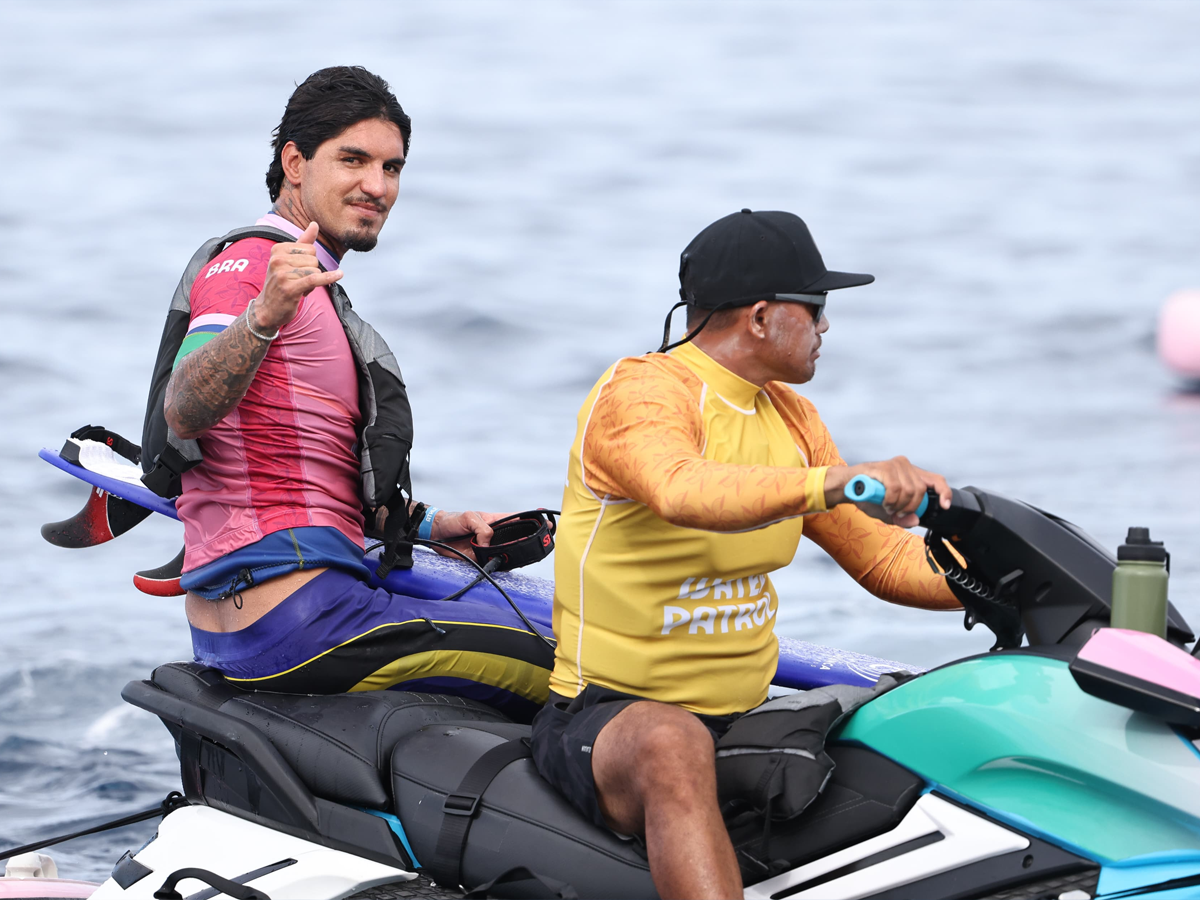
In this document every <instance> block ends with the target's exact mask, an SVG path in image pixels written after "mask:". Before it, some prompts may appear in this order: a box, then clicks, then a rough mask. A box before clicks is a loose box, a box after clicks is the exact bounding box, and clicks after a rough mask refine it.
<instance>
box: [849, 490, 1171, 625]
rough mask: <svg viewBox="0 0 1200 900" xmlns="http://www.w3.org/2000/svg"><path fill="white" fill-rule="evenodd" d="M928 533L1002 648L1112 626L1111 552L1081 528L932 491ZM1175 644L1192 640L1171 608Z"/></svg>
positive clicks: (977, 497) (945, 570)
mask: <svg viewBox="0 0 1200 900" xmlns="http://www.w3.org/2000/svg"><path fill="white" fill-rule="evenodd" d="M884 492H885V488H884V486H883V484H881V483H880V482H879V481H878V480H877V479H874V478H871V477H870V476H867V475H858V476H856V477H855V478H853V479H851V480H850V481H849V482H848V483H847V485H846V488H845V496H846V499H847V500H849V501H851V502H853V503H879V502H880V501H881V500H882V499H883V495H884ZM917 515H918V517H919V520H920V524H921V525H922V526H923V527H924V528H926V529H927V534H926V535H925V546H926V556H927V558H928V559H929V561H930V565H931V566H932V567H933V568H934V569H935V571H938V572H939V573H940V574H942V575H944V576H945V578H946V583H947V584H948V585H949V586H950V588H951V590H952V591H953V592H954V594H955V596H956V597H957V598H958V599H959V600H960V601H961V602H962V604H963V607H964V609H965V623H964V624H965V625H966V627H967V628H968V629H970V628H971V627H973V626H974V625H975V623H976V622H983V624H985V625H987V626H988V627H989V628H990V629H991V630H992V631H993V632H995V634H996V641H997V642H996V647H994V648H993V649H1011V648H1015V647H1018V646H1020V645H1021V642H1022V639H1023V638H1025V637H1026V636H1027V637H1028V640H1029V644H1030V645H1031V646H1047V645H1052V644H1068V645H1075V644H1082V643H1083V642H1084V641H1086V640H1087V639H1088V638H1089V637H1090V636H1091V634H1092V632H1093V631H1094V630H1095V629H1096V628H1097V627H1102V626H1106V625H1108V624H1109V620H1110V613H1111V609H1112V577H1113V569H1114V568H1116V565H1117V560H1116V557H1115V556H1114V555H1113V553H1112V551H1111V550H1109V549H1108V548H1107V547H1105V546H1103V545H1102V544H1100V543H1099V542H1098V541H1097V540H1096V539H1095V538H1093V537H1092V536H1091V535H1089V534H1088V533H1087V532H1085V531H1084V530H1083V529H1082V528H1079V527H1078V526H1077V525H1074V524H1072V523H1071V522H1068V521H1067V520H1066V519H1062V518H1060V517H1059V516H1056V515H1054V514H1052V513H1049V512H1046V511H1044V510H1041V509H1038V508H1037V507H1034V506H1031V505H1029V504H1028V503H1022V502H1021V501H1019V500H1010V499H1009V498H1007V497H1004V496H1002V495H1000V494H995V493H992V492H990V491H986V490H983V489H981V488H977V487H973V486H970V485H968V486H967V487H965V488H955V489H953V499H952V500H951V503H950V507H949V509H942V508H941V505H940V504H939V503H938V501H937V495H936V494H935V493H934V492H933V491H930V492H929V494H928V496H927V497H926V499H925V501H924V502H923V503H922V504H921V506H919V507H918V508H917ZM1167 639H1168V640H1170V641H1172V642H1173V643H1175V644H1178V645H1183V644H1186V643H1190V642H1191V641H1192V640H1194V636H1193V634H1192V630H1191V628H1190V627H1189V626H1188V624H1187V622H1186V621H1185V620H1184V618H1183V616H1182V615H1181V614H1180V613H1179V611H1178V610H1177V609H1176V608H1175V607H1174V606H1173V605H1169V606H1168V614H1167Z"/></svg>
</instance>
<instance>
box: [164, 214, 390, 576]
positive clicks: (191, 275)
mask: <svg viewBox="0 0 1200 900" xmlns="http://www.w3.org/2000/svg"><path fill="white" fill-rule="evenodd" d="M246 238H265V239H267V240H269V241H275V242H277V243H281V242H288V241H294V240H295V238H294V237H293V236H292V235H290V234H288V233H286V232H284V231H280V230H279V229H276V228H271V227H268V226H264V225H255V226H251V227H248V228H235V229H234V230H233V231H231V232H229V233H228V234H226V235H224V236H223V237H216V238H212V239H211V240H208V241H205V242H204V244H203V245H201V247H200V249H199V250H197V251H196V252H195V253H194V254H192V259H191V261H190V262H189V263H188V264H187V268H186V269H184V271H183V277H181V278H180V279H179V286H178V287H176V288H175V294H174V296H173V297H172V298H171V306H170V308H169V309H168V311H167V321H166V325H165V326H164V327H163V333H162V338H161V340H160V341H159V344H158V358H157V359H156V360H155V363H154V376H153V378H152V379H151V381H150V396H149V397H148V398H147V400H146V420H145V423H144V424H143V426H142V470H143V472H144V474H143V475H142V481H143V482H144V483H145V485H146V486H147V487H148V488H150V489H151V490H152V491H154V492H155V493H156V494H158V495H160V496H162V497H168V498H170V497H178V496H179V494H180V493H182V490H183V483H182V479H181V476H182V475H183V473H184V472H186V471H188V470H189V469H192V468H194V467H195V466H198V465H199V464H200V463H201V462H203V461H204V456H203V454H202V453H201V452H200V445H199V443H197V442H196V441H195V440H184V439H183V438H181V437H179V436H178V435H177V434H175V432H174V431H172V430H171V428H170V426H169V425H168V424H167V419H166V413H165V412H164V410H163V404H164V401H165V398H166V393H167V382H168V381H170V380H171V371H172V369H173V367H174V364H175V356H176V354H177V353H178V352H179V347H180V345H181V344H182V343H183V339H184V337H185V336H186V335H187V330H188V324H189V322H190V321H191V317H192V304H191V292H192V284H193V283H194V282H195V280H196V278H197V276H198V275H199V274H200V272H201V271H202V270H203V269H204V267H205V266H207V265H208V264H209V263H210V262H211V261H212V260H213V259H214V258H215V257H216V256H217V255H218V254H220V253H221V252H222V251H224V249H225V248H226V247H228V246H229V245H230V244H232V243H234V242H236V241H240V240H245V239H246ZM326 289H327V290H328V291H329V297H330V299H331V300H332V301H333V309H334V311H335V312H336V313H337V317H338V320H339V321H340V322H341V323H342V328H343V329H344V330H345V332H346V338H347V340H348V341H349V343H350V352H351V353H352V354H353V356H354V363H355V367H356V368H357V370H358V402H359V413H360V416H361V425H360V427H359V431H358V447H357V449H358V456H359V473H360V475H361V490H362V501H363V507H364V509H365V511H366V513H367V522H368V524H370V523H371V522H372V521H374V520H375V511H376V510H378V509H380V508H386V509H387V511H388V515H387V523H386V526H385V531H384V539H385V541H388V542H389V548H388V551H390V552H385V555H384V560H385V564H386V565H387V568H391V567H392V566H393V565H395V566H399V567H402V568H408V567H411V566H412V559H411V545H408V546H405V545H404V544H405V542H403V541H401V542H399V543H400V546H399V547H397V539H398V538H399V537H400V536H402V535H405V534H407V531H408V506H409V501H410V500H411V499H412V481H411V476H410V473H409V452H410V451H411V450H412V441H413V421H412V407H411V406H410V405H409V402H408V392H407V390H406V389H405V387H404V377H403V376H402V375H401V374H400V367H399V365H398V364H397V362H396V357H395V355H393V353H392V351H391V350H390V349H388V345H387V343H386V342H385V341H384V339H383V338H382V337H380V335H379V333H378V332H377V331H376V330H375V329H374V328H372V327H371V326H370V325H368V324H367V323H366V322H364V321H363V320H362V319H361V318H360V317H359V315H358V313H356V312H355V311H354V309H353V308H352V307H351V305H350V298H349V297H347V296H346V292H345V290H344V289H343V288H342V286H341V285H340V284H338V283H334V284H331V285H328V287H327V288H326Z"/></svg>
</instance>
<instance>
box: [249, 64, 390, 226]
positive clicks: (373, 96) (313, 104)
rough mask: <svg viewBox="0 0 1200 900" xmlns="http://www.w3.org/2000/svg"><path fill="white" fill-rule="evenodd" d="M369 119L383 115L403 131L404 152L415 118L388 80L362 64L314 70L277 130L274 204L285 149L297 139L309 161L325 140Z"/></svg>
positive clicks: (270, 175) (270, 186) (270, 176)
mask: <svg viewBox="0 0 1200 900" xmlns="http://www.w3.org/2000/svg"><path fill="white" fill-rule="evenodd" d="M367 119H384V120H386V121H388V122H391V123H392V124H394V125H395V126H396V127H397V128H399V129H400V137H401V139H402V140H403V141H404V155H405V156H408V139H409V137H410V136H411V135H412V120H411V119H409V117H408V116H407V115H405V113H404V110H403V109H401V108H400V103H399V101H397V100H396V97H395V95H394V94H393V93H392V90H391V88H389V87H388V83H387V82H386V81H384V80H383V79H382V78H380V77H379V76H378V75H373V74H372V73H370V72H368V71H367V70H366V69H364V68H363V67H362V66H330V67H329V68H327V69H321V70H320V71H318V72H313V73H312V74H311V75H309V76H308V77H307V78H306V79H304V83H303V84H301V85H299V86H298V87H297V88H296V90H295V91H293V92H292V96H291V97H290V98H289V99H288V103H287V109H285V110H284V111H283V118H282V119H281V120H280V122H279V127H278V128H276V129H275V133H274V143H273V144H272V146H273V147H274V149H275V157H274V159H272V160H271V166H270V168H269V169H267V191H268V192H269V193H270V195H271V202H272V203H274V202H275V201H276V200H278V199H279V193H280V191H281V190H283V161H282V157H283V148H284V147H285V146H286V145H287V143H288V141H294V142H295V144H296V147H297V149H299V150H300V152H301V153H302V154H303V155H304V158H305V159H312V158H313V156H314V155H316V152H317V148H318V147H319V146H321V144H323V143H325V142H326V141H328V140H330V139H331V138H334V137H337V136H338V135H339V134H341V133H342V132H343V131H345V130H346V129H347V128H349V127H351V126H352V125H357V124H358V123H359V122H363V121H365V120H367Z"/></svg>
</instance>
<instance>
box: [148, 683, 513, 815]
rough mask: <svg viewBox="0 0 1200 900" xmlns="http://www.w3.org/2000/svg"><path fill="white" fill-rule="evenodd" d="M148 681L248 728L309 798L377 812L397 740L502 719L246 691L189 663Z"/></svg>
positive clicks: (432, 702) (419, 697)
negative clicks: (426, 729)
mask: <svg viewBox="0 0 1200 900" xmlns="http://www.w3.org/2000/svg"><path fill="white" fill-rule="evenodd" d="M150 681H151V683H152V684H153V685H154V686H156V687H158V688H160V689H161V690H163V691H165V692H167V693H168V694H171V695H173V696H175V697H178V698H180V699H181V700H185V701H189V702H191V703H196V704H199V705H201V706H204V707H207V708H209V709H214V710H217V711H219V712H221V713H224V714H225V715H228V716H233V717H234V718H237V719H241V720H242V721H244V722H246V723H248V724H250V725H252V726H254V727H255V728H256V729H258V731H260V732H261V733H262V734H263V735H264V736H265V737H266V738H267V740H268V741H270V743H271V744H272V745H273V746H274V747H275V749H277V750H278V751H279V754H280V756H282V757H283V759H284V760H285V761H286V762H287V763H288V765H290V766H291V767H292V769H293V770H294V771H295V773H296V775H298V776H299V778H300V780H301V781H302V782H304V784H305V785H306V786H307V787H308V789H309V790H310V791H312V793H313V795H314V796H316V797H323V798H325V799H327V800H332V801H335V802H338V803H347V804H350V805H353V806H362V807H368V808H370V809H377V810H390V809H391V806H392V802H391V790H390V787H391V785H390V782H391V759H392V749H393V747H394V746H395V744H396V742H397V741H399V740H400V739H401V738H402V737H403V736H404V735H407V734H409V733H411V732H413V731H416V730H417V729H418V728H420V727H421V726H423V725H431V724H439V723H444V722H479V723H484V722H488V723H497V724H500V723H507V722H508V719H507V718H505V716H504V715H503V714H502V713H499V712H497V711H496V710H495V709H492V708H491V707H490V706H485V705H484V704H482V703H477V702H475V701H473V700H468V699H465V698H462V697H453V696H449V695H445V694H419V693H409V692H402V691H365V692H362V693H355V694H330V695H319V694H275V693H269V692H267V691H247V690H244V689H242V688H240V687H236V686H234V685H233V684H231V683H230V682H228V681H226V680H225V678H224V676H222V675H221V673H220V672H218V671H217V670H216V669H212V668H208V667H206V666H202V665H200V664H198V663H191V662H173V663H166V664H165V665H161V666H159V667H158V668H157V669H155V670H154V673H153V674H152V675H151V676H150ZM164 721H166V720H164ZM167 727H168V729H170V730H171V732H172V734H173V735H174V736H175V738H176V740H177V741H178V740H179V738H180V732H181V729H179V727H178V726H175V727H174V728H173V727H172V725H171V723H170V722H167ZM513 727H516V726H513Z"/></svg>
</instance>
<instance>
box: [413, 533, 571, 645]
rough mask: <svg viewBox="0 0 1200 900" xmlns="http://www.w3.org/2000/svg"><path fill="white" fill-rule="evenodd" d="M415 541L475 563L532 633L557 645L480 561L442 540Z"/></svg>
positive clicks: (548, 642)
mask: <svg viewBox="0 0 1200 900" xmlns="http://www.w3.org/2000/svg"><path fill="white" fill-rule="evenodd" d="M413 543H414V544H420V545H421V546H423V547H440V548H441V549H442V550H448V551H450V552H451V553H453V554H454V555H455V556H457V557H459V558H460V559H462V560H464V561H465V562H469V563H470V564H471V565H473V566H474V567H475V568H476V569H478V570H479V574H480V575H482V576H483V577H484V578H486V579H487V582H488V584H490V585H491V586H492V587H494V588H495V589H496V590H498V591H499V592H500V594H501V596H503V597H504V599H505V600H507V601H508V605H509V606H511V607H512V608H513V612H515V613H516V614H517V615H518V616H520V617H521V621H522V622H524V623H525V627H526V628H528V629H529V632H530V633H531V634H535V635H537V636H538V637H540V638H541V639H542V640H543V641H545V642H546V644H547V645H548V646H549V647H550V649H551V650H553V649H554V647H555V644H554V641H552V640H550V638H548V637H546V636H545V635H544V634H542V633H541V632H540V631H538V630H537V628H536V627H535V626H534V624H533V623H532V622H530V621H529V619H528V618H527V617H526V616H525V613H523V612H521V607H519V606H517V604H516V603H514V602H513V598H512V597H510V596H508V591H506V590H505V589H504V588H502V587H500V584H499V583H498V582H497V581H496V579H495V578H493V577H492V573H491V572H489V571H488V570H487V569H486V568H485V567H484V566H481V565H480V564H479V563H477V562H475V560H473V559H471V557H469V556H467V554H465V553H463V552H462V551H461V550H456V549H455V548H454V547H451V546H450V545H449V544H443V543H442V542H441V541H434V540H426V539H425V538H417V539H416V540H414V541H413ZM472 586H473V585H472Z"/></svg>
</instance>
